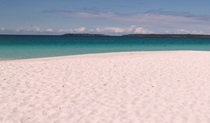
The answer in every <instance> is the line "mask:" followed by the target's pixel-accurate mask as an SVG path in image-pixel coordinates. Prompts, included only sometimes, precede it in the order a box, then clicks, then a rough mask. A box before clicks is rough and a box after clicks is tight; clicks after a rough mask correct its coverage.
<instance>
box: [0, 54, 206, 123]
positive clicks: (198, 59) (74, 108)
mask: <svg viewBox="0 0 210 123" xmlns="http://www.w3.org/2000/svg"><path fill="white" fill-rule="evenodd" d="M0 122H1V123H53V122H55V123H210V52H194V51H173V52H142V53H141V52H132V53H108V54H97V55H81V56H69V57H57V58H46V59H29V60H14V61H0Z"/></svg>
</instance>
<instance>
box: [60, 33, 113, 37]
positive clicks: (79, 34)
mask: <svg viewBox="0 0 210 123" xmlns="http://www.w3.org/2000/svg"><path fill="white" fill-rule="evenodd" d="M63 36H109V35H105V34H88V33H78V34H77V33H67V34H64V35H63Z"/></svg>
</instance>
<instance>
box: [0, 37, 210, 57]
mask: <svg viewBox="0 0 210 123" xmlns="http://www.w3.org/2000/svg"><path fill="white" fill-rule="evenodd" d="M168 50H202V51H210V38H183V37H121V36H107V37H106V36H104V37H100V36H99V37H97V36H92V37H91V36H89V37H88V36H87V37H84V36H74V37H72V36H34V35H31V36H30V35H25V36H24V35H0V58H6V59H7V58H9V59H22V58H39V57H51V56H65V55H76V54H90V53H105V52H126V51H168Z"/></svg>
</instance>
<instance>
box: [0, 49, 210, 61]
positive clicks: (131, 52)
mask: <svg viewBox="0 0 210 123" xmlns="http://www.w3.org/2000/svg"><path fill="white" fill-rule="evenodd" d="M171 52H210V51H200V50H170V51H128V52H105V53H90V54H76V55H66V56H52V57H36V58H17V59H16V58H14V59H12V58H0V62H1V61H22V60H23V61H27V60H29V61H31V60H53V59H56V60H57V59H65V58H83V57H100V56H101V57H104V56H106V57H107V56H119V55H129V54H136V53H139V54H142V55H143V54H152V53H171Z"/></svg>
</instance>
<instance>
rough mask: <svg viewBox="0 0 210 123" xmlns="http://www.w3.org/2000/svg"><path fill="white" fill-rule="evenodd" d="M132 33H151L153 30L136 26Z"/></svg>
mask: <svg viewBox="0 0 210 123" xmlns="http://www.w3.org/2000/svg"><path fill="white" fill-rule="evenodd" d="M134 33H141V34H142V33H143V34H146V33H153V32H152V31H150V30H147V29H144V28H142V27H137V28H135V29H134Z"/></svg>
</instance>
